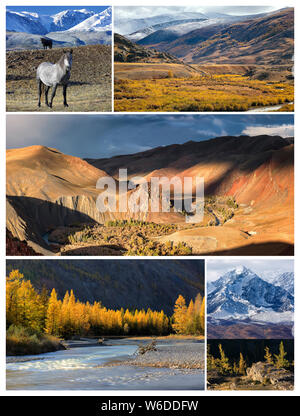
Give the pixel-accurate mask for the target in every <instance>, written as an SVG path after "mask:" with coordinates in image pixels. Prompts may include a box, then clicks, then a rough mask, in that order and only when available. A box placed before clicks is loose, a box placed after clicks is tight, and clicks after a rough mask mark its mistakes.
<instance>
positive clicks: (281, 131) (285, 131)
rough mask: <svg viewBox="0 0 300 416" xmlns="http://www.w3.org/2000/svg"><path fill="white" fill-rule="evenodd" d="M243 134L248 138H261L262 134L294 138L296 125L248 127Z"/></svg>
mask: <svg viewBox="0 0 300 416" xmlns="http://www.w3.org/2000/svg"><path fill="white" fill-rule="evenodd" d="M242 134H246V135H247V136H259V135H261V134H268V135H269V136H281V137H293V136H294V125H293V124H282V125H278V126H248V127H246V128H245V129H244V130H243V131H242Z"/></svg>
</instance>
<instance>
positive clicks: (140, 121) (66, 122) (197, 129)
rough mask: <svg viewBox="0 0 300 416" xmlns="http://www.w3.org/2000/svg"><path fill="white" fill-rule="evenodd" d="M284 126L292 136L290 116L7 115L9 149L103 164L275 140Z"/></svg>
mask: <svg viewBox="0 0 300 416" xmlns="http://www.w3.org/2000/svg"><path fill="white" fill-rule="evenodd" d="M283 125H285V126H290V127H289V129H288V130H287V131H289V132H290V131H291V130H292V127H293V116H292V115H285V114H282V115H277V114H276V115H265V114H259V115H250V114H248V115H238V114H226V115H214V114H198V115H196V114H191V115H189V114H188V115H182V114H175V115H160V114H155V115H153V114H149V115H145V114H138V115H130V114H126V115H119V114H103V115H85V114H84V115H78V114H73V115H71V114H70V115H69V114H60V115H56V114H51V115H48V114H47V115H31V114H17V115H15V114H14V115H12V114H11V115H8V116H7V148H16V147H26V146H31V145H37V144H40V145H44V146H48V147H54V148H57V149H59V150H60V151H62V152H64V153H66V154H70V155H74V156H79V157H83V158H84V157H89V158H102V157H111V156H115V155H119V154H127V153H136V152H140V151H143V150H147V149H150V148H153V147H157V146H166V145H169V144H173V143H178V144H180V143H184V142H186V141H189V140H195V141H200V140H207V139H210V138H213V137H217V136H224V135H233V136H236V135H241V134H242V133H243V132H244V131H259V132H261V133H263V132H264V131H266V132H270V131H272V134H276V131H277V129H278V134H280V133H281V132H282V131H283V130H284V131H285V129H282V126H283ZM257 128H259V129H257ZM251 129H252V130H251Z"/></svg>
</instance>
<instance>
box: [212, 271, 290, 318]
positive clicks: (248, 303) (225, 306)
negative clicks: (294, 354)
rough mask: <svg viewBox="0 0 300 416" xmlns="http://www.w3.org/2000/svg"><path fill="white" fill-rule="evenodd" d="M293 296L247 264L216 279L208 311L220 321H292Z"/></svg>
mask: <svg viewBox="0 0 300 416" xmlns="http://www.w3.org/2000/svg"><path fill="white" fill-rule="evenodd" d="M293 310H294V297H293V296H292V295H291V294H290V293H289V292H288V291H287V290H285V289H284V288H282V287H280V286H275V285H274V284H271V283H268V282H266V281H265V280H263V279H261V278H260V277H259V276H258V275H256V274H255V273H254V272H252V271H251V270H250V269H248V268H246V267H238V268H236V269H233V270H231V271H229V272H227V273H226V274H224V275H223V276H221V277H220V278H219V279H218V280H217V281H215V282H214V290H213V291H211V292H210V293H209V294H208V298H207V313H208V316H209V317H210V318H213V319H220V320H224V319H225V320H243V319H247V320H249V319H250V320H252V321H267V322H274V321H275V322H276V321H283V322H284V321H291V320H292V314H293Z"/></svg>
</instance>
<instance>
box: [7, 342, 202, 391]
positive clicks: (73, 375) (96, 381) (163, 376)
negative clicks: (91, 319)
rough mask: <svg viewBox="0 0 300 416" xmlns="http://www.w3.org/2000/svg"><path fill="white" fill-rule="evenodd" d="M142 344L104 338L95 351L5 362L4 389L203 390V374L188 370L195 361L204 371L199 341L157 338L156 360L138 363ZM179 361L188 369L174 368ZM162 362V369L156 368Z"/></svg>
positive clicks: (80, 349) (84, 349) (79, 350)
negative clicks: (201, 363)
mask: <svg viewBox="0 0 300 416" xmlns="http://www.w3.org/2000/svg"><path fill="white" fill-rule="evenodd" d="M148 342H149V340H148V339H144V340H138V339H128V338H127V339H115V338H114V339H105V342H104V343H103V345H100V346H99V345H98V346H96V345H95V346H87V345H85V346H80V347H76V348H70V349H67V350H64V351H57V352H52V353H46V354H41V355H40V356H38V357H37V356H24V357H8V358H7V364H6V366H7V377H6V382H7V389H8V390H169V389H170V390H202V389H204V370H203V369H202V368H192V367H191V364H192V363H193V361H194V362H196V361H197V360H198V361H199V360H200V362H203V366H204V341H199V340H185V339H184V340H178V339H177V340H176V339H172V340H171V339H164V340H163V339H162V340H159V341H158V342H157V349H158V351H157V352H158V355H157V356H154V355H152V354H151V353H146V354H145V356H144V357H143V358H141V359H140V361H139V357H138V356H137V355H136V351H137V349H138V347H139V345H140V344H141V343H148ZM106 344H109V345H106ZM171 351H173V352H172V353H171V355H170V358H169V359H168V360H167V356H168V354H170V352H171ZM147 354H149V355H148V358H147V357H146V356H147ZM185 359H186V360H188V361H187V365H188V367H184V366H183V365H179V364H180V363H181V364H182V363H183V362H184V360H185ZM159 362H160V364H159V365H158V363H159ZM163 363H164V365H165V366H162V367H160V365H162V364H163Z"/></svg>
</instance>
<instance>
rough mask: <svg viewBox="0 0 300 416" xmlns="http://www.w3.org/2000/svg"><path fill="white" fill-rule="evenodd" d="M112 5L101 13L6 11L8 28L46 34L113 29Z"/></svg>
mask: <svg viewBox="0 0 300 416" xmlns="http://www.w3.org/2000/svg"><path fill="white" fill-rule="evenodd" d="M111 9H112V8H111V7H108V8H107V9H105V10H104V11H103V12H101V13H95V12H92V11H88V10H86V9H80V10H64V11H62V12H59V13H57V14H54V15H52V16H46V15H40V14H38V13H29V12H26V11H24V12H15V11H11V10H7V11H6V30H7V31H12V32H25V33H31V34H39V35H45V34H47V33H49V32H63V31H68V30H71V31H74V30H76V31H84V32H89V31H95V30H97V31H99V30H111V26H110V25H111V16H112V13H111Z"/></svg>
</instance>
